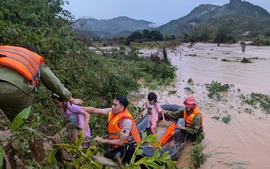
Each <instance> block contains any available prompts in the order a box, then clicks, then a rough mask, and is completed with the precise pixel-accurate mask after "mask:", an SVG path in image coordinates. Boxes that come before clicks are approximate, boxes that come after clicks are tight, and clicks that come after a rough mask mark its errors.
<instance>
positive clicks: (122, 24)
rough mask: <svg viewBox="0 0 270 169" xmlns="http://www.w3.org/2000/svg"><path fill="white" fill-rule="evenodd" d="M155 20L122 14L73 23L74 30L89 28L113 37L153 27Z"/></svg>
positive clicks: (99, 33)
mask: <svg viewBox="0 0 270 169" xmlns="http://www.w3.org/2000/svg"><path fill="white" fill-rule="evenodd" d="M153 24H154V23H153V22H149V21H145V20H135V19H131V18H128V17H125V16H120V17H117V18H113V19H108V20H105V19H102V20H98V19H93V18H88V19H84V18H81V19H78V20H76V21H75V22H74V23H73V25H72V26H73V29H74V30H77V31H78V30H88V31H90V32H92V33H93V34H94V35H96V36H99V37H112V36H114V35H116V34H121V33H123V32H127V33H125V34H130V33H131V32H133V31H136V30H143V29H152V28H153Z"/></svg>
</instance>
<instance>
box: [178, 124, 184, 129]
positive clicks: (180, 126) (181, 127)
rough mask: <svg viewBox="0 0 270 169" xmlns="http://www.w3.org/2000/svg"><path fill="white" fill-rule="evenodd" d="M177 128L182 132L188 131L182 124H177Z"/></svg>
mask: <svg viewBox="0 0 270 169" xmlns="http://www.w3.org/2000/svg"><path fill="white" fill-rule="evenodd" d="M176 128H178V129H180V130H186V128H185V127H184V126H182V125H181V124H176Z"/></svg>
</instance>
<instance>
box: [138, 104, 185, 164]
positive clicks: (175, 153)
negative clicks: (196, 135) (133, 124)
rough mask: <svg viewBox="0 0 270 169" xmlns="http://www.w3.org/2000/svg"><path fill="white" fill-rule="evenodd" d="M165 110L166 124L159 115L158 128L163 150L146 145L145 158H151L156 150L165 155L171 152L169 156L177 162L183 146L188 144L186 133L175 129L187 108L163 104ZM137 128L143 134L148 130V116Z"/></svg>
mask: <svg viewBox="0 0 270 169" xmlns="http://www.w3.org/2000/svg"><path fill="white" fill-rule="evenodd" d="M161 108H162V109H163V110H166V111H167V113H166V114H165V119H166V122H163V121H162V120H161V115H159V119H160V120H159V121H158V124H157V128H156V134H157V135H158V140H159V141H160V143H161V146H162V149H159V148H158V147H152V146H151V145H150V144H145V145H144V146H143V148H142V149H143V156H146V157H151V156H152V155H153V153H154V152H155V151H156V150H159V153H160V154H161V155H163V154H164V153H165V152H167V151H169V155H170V156H171V159H172V160H177V159H178V157H179V155H180V153H181V151H182V149H183V146H184V144H185V142H186V132H185V131H183V130H179V129H174V127H175V124H176V123H177V120H178V119H179V118H180V117H182V114H183V112H184V109H185V107H183V106H180V105H177V104H163V105H161ZM137 127H138V129H139V130H140V131H141V132H144V131H146V129H147V116H145V117H144V118H143V119H142V120H140V121H139V122H138V123H137Z"/></svg>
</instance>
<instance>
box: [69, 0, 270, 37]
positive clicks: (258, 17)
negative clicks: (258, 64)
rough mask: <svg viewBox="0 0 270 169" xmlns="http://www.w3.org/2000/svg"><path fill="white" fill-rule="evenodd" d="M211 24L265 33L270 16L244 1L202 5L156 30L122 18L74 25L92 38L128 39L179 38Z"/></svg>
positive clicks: (234, 0)
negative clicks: (140, 34)
mask: <svg viewBox="0 0 270 169" xmlns="http://www.w3.org/2000/svg"><path fill="white" fill-rule="evenodd" d="M201 24H209V25H211V26H213V27H215V28H218V27H222V26H224V25H226V24H227V25H231V27H230V28H231V29H233V30H235V31H237V33H238V34H241V32H244V31H252V32H256V31H257V32H258V31H263V30H264V29H266V28H268V27H269V25H270V14H269V13H268V12H267V11H266V10H265V9H263V8H262V7H259V6H256V5H253V4H251V3H249V2H246V1H242V0H230V1H229V3H227V4H224V5H223V6H217V5H211V4H202V5H200V6H198V7H196V8H194V9H193V10H192V11H191V12H190V13H189V14H188V15H186V16H184V17H181V18H179V19H176V20H172V21H170V22H168V23H166V24H164V25H162V26H160V27H157V28H154V27H153V26H152V25H153V23H152V22H149V21H144V20H140V21H139V20H134V19H131V18H127V17H118V18H114V19H109V20H96V19H79V20H77V21H76V22H74V24H73V27H74V29H75V30H80V31H82V30H84V31H88V32H91V33H92V37H113V36H117V35H118V36H123V37H125V36H128V35H129V33H131V32H133V31H135V30H143V29H154V30H157V31H160V32H161V33H163V34H169V35H179V34H181V33H187V32H189V31H191V30H192V29H193V28H195V27H196V26H199V25H201ZM123 32H124V33H123Z"/></svg>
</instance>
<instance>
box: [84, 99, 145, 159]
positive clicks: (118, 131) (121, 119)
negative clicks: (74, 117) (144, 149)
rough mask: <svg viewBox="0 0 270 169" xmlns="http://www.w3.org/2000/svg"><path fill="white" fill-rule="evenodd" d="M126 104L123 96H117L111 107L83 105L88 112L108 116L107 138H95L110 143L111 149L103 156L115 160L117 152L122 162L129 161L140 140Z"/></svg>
mask: <svg viewBox="0 0 270 169" xmlns="http://www.w3.org/2000/svg"><path fill="white" fill-rule="evenodd" d="M128 104H129V101H128V100H127V99H126V98H125V97H123V96H118V97H116V98H115V99H114V100H113V104H112V107H111V108H105V109H100V108H94V107H84V109H85V110H86V111H87V112H88V113H93V114H100V115H105V116H108V129H107V130H108V134H109V139H104V138H101V137H99V136H97V137H96V138H95V140H96V141H98V142H101V143H105V144H109V145H111V147H112V150H111V151H109V152H107V153H105V154H104V157H106V158H109V159H112V160H114V161H115V160H116V159H115V156H116V154H118V155H119V156H120V158H122V162H123V163H129V161H130V160H131V158H132V156H133V153H134V151H135V149H136V145H138V144H139V143H140V141H141V136H140V132H139V130H138V128H137V124H136V122H135V120H134V118H133V117H132V115H131V114H130V112H129V111H128V109H127V106H128Z"/></svg>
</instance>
